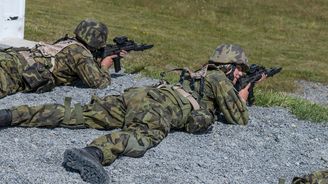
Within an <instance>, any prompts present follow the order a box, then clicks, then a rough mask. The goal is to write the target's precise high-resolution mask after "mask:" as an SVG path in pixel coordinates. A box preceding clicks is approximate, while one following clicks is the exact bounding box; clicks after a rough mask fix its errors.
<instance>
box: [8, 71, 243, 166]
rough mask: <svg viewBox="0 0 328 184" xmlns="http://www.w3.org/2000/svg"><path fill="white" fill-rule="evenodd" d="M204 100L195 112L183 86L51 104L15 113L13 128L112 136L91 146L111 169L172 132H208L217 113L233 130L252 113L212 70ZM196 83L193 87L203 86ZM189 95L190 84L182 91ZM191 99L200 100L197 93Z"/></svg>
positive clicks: (231, 86) (25, 108)
mask: <svg viewBox="0 0 328 184" xmlns="http://www.w3.org/2000/svg"><path fill="white" fill-rule="evenodd" d="M204 81H205V86H204V87H205V89H204V95H203V97H202V98H201V100H200V102H199V104H200V109H198V110H195V109H193V107H192V104H191V103H190V102H189V100H188V99H187V97H185V96H183V95H182V94H181V93H179V92H178V89H181V88H180V87H179V86H170V85H164V86H161V87H158V88H155V87H142V88H130V89H128V90H126V91H125V92H124V94H123V95H121V96H106V97H104V98H98V97H95V96H94V97H93V98H92V100H91V103H90V104H87V105H84V106H82V107H81V106H79V105H75V107H69V106H68V105H67V104H66V105H59V104H48V105H41V106H34V107H28V106H26V105H24V106H19V107H16V108H13V109H11V112H12V123H11V126H21V127H49V128H54V127H68V128H95V129H104V130H110V129H114V128H121V129H122V130H119V131H114V132H112V133H110V134H108V135H104V136H101V137H99V138H97V139H95V140H94V141H92V142H91V144H90V145H89V146H93V147H97V148H99V149H100V150H101V151H102V152H103V156H104V158H103V161H102V164H103V165H108V164H110V163H112V162H113V161H114V160H115V159H116V158H117V157H118V156H119V155H126V156H131V157H139V156H142V155H143V154H144V153H145V152H146V151H147V149H149V148H152V147H154V146H156V145H157V144H159V143H160V142H161V141H162V140H163V139H164V138H165V137H166V136H167V134H168V132H169V131H170V130H173V129H175V130H184V131H187V132H191V133H199V132H203V131H206V130H207V129H208V127H209V126H210V125H211V124H212V123H213V122H214V111H218V112H221V113H222V115H223V116H224V117H225V119H226V121H227V122H228V123H231V124H240V125H245V124H247V122H248V118H249V117H248V111H247V108H246V105H245V103H244V102H243V101H242V100H241V99H240V97H239V96H238V94H237V92H236V91H235V89H234V88H233V85H232V83H231V82H230V81H229V80H228V79H227V78H226V76H225V74H224V73H223V72H222V71H221V70H219V69H214V70H210V71H208V72H207V74H206V77H205V78H204ZM199 85H200V84H199V81H196V82H195V87H196V89H197V87H198V86H199ZM183 89H184V90H185V91H189V90H190V89H189V88H188V83H186V85H184V86H183ZM192 95H193V96H194V97H195V98H197V96H198V95H199V94H198V92H197V91H193V93H192Z"/></svg>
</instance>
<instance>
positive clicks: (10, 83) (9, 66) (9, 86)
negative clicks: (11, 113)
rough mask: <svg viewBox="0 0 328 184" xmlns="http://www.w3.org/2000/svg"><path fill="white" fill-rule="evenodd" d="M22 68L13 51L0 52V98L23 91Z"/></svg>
mask: <svg viewBox="0 0 328 184" xmlns="http://www.w3.org/2000/svg"><path fill="white" fill-rule="evenodd" d="M23 69H24V66H23V65H22V63H21V62H20V60H19V59H18V57H17V55H16V53H14V52H13V51H9V52H7V51H6V52H2V51H0V98H3V97H5V96H7V95H10V94H13V93H17V92H19V91H22V90H23V89H24V83H23V81H22V72H23Z"/></svg>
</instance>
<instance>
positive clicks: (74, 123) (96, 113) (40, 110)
mask: <svg viewBox="0 0 328 184" xmlns="http://www.w3.org/2000/svg"><path fill="white" fill-rule="evenodd" d="M2 111H5V110H2ZM10 112H11V117H12V119H11V124H10V125H11V126H21V127H45V128H54V127H67V128H96V129H113V128H121V127H122V126H123V120H124V114H125V106H124V104H123V101H122V98H121V97H120V96H108V97H105V98H104V99H99V98H96V97H94V98H93V99H92V100H91V103H90V104H87V105H84V106H82V107H81V106H79V105H75V106H74V107H70V105H67V104H66V105H60V104H46V105H39V106H32V107H29V106H27V105H22V106H18V107H14V108H12V109H11V111H10ZM0 124H1V122H0Z"/></svg>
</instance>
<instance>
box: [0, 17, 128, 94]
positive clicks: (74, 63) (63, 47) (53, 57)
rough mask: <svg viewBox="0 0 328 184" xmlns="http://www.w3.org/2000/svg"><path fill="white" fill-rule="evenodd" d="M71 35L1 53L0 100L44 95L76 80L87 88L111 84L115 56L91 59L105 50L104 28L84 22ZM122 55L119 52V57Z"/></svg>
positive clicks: (100, 24)
mask: <svg viewBox="0 0 328 184" xmlns="http://www.w3.org/2000/svg"><path fill="white" fill-rule="evenodd" d="M74 34H75V37H72V38H70V37H68V36H67V35H66V36H65V37H64V38H61V39H59V40H58V41H56V42H55V43H54V44H45V43H41V42H40V43H38V44H37V45H36V46H35V47H33V48H31V49H29V48H8V49H3V50H0V98H3V97H5V96H7V95H10V94H14V93H17V92H39V93H40V92H46V91H49V90H51V89H52V88H54V87H55V86H59V85H72V84H74V83H75V82H76V81H79V80H81V81H82V82H83V83H84V84H85V85H86V86H88V87H90V88H105V87H107V86H108V85H109V84H110V83H111V79H110V75H109V71H108V69H109V67H110V66H111V65H112V63H113V59H114V58H116V57H118V56H117V54H114V55H110V56H107V57H105V58H103V59H102V60H101V61H97V60H96V58H95V57H94V56H93V53H94V52H96V51H97V50H99V49H101V48H103V47H105V46H106V41H107V34H108V29H107V26H106V25H105V24H103V23H101V22H98V21H95V20H91V19H86V20H83V21H81V22H80V23H79V25H78V26H77V27H76V29H75V31H74ZM125 54H126V52H125V51H122V52H121V53H120V54H119V55H120V56H121V57H122V56H124V55H125Z"/></svg>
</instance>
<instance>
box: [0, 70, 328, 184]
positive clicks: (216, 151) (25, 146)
mask: <svg viewBox="0 0 328 184" xmlns="http://www.w3.org/2000/svg"><path fill="white" fill-rule="evenodd" d="M154 82H156V81H155V80H152V79H146V78H141V77H140V76H139V75H124V76H120V77H117V78H114V79H113V85H112V86H110V87H108V88H106V89H103V90H93V89H83V88H76V87H57V88H55V89H54V90H53V91H52V92H49V93H44V94H21V93H19V94H16V95H12V96H8V97H6V98H3V99H1V100H0V109H2V108H10V107H12V106H17V105H22V104H29V105H37V104H43V103H63V99H64V98H63V97H64V96H71V97H73V103H77V102H81V103H87V102H88V101H89V99H90V96H91V95H93V94H96V95H100V96H104V95H106V94H119V93H120V92H122V91H123V89H125V88H127V87H132V86H141V85H150V84H152V83H154ZM326 94H327V91H326V93H324V95H326ZM319 95H320V94H318V96H319ZM250 114H251V121H250V122H249V124H248V125H247V126H233V125H226V124H222V123H219V122H217V123H216V124H215V125H214V126H213V129H212V130H211V131H210V132H208V133H206V134H201V135H191V134H187V133H184V132H173V133H170V134H169V135H168V137H167V138H166V139H164V141H163V142H162V143H161V144H159V145H158V146H157V147H155V148H153V149H150V150H149V151H148V152H147V153H146V154H145V155H144V156H143V157H142V158H128V157H121V158H119V159H118V160H116V161H115V162H114V163H113V164H112V165H110V166H108V167H106V170H107V171H108V173H109V175H110V177H111V180H112V183H140V184H144V183H145V184H154V183H158V184H159V183H197V184H198V183H204V184H211V183H213V184H217V183H220V184H221V183H222V184H224V183H229V184H230V183H233V184H240V183H243V184H254V183H261V184H262V183H263V184H264V183H277V182H278V178H279V177H285V178H287V183H288V182H290V180H291V178H292V176H295V175H302V174H304V173H308V172H311V171H313V170H316V169H321V168H328V144H327V143H328V124H327V123H326V124H325V123H322V124H318V123H312V122H307V121H300V120H297V119H296V118H295V117H294V116H293V115H291V114H290V113H289V112H288V111H287V110H285V109H282V108H261V107H251V108H250ZM0 131H1V132H0V133H1V136H0V142H1V144H0V155H1V156H0V183H15V184H16V183H18V184H20V183H22V184H23V183H24V184H25V183H33V184H34V183H35V184H44V183H49V184H50V183H51V184H62V183H71V184H72V183H84V182H83V181H82V179H81V178H80V176H79V174H77V173H71V172H66V171H65V169H64V168H63V167H62V166H61V163H62V154H63V152H64V151H65V149H67V148H72V147H78V148H80V147H84V146H85V145H86V144H87V143H89V142H90V141H91V140H93V139H94V138H96V137H97V136H99V135H103V134H107V133H109V132H110V131H98V130H92V129H82V130H69V129H63V128H57V129H37V128H29V129H26V128H7V129H2V130H0Z"/></svg>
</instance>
